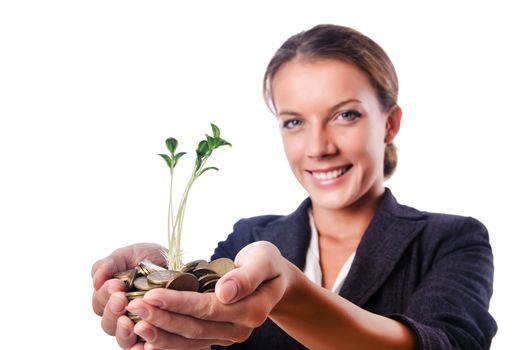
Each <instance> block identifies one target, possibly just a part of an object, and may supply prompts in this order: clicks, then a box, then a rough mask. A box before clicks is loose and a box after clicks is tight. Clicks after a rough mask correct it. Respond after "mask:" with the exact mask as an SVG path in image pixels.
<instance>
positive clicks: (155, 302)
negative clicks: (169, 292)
mask: <svg viewBox="0 0 528 350" xmlns="http://www.w3.org/2000/svg"><path fill="white" fill-rule="evenodd" d="M145 302H147V303H149V304H150V305H152V306H155V307H162V306H163V303H162V302H161V300H159V299H150V298H149V299H147V300H145Z"/></svg>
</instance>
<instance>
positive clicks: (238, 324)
mask: <svg viewBox="0 0 528 350" xmlns="http://www.w3.org/2000/svg"><path fill="white" fill-rule="evenodd" d="M264 95H265V97H266V100H267V102H268V105H269V107H270V109H271V110H272V112H273V113H274V114H275V115H276V116H277V118H278V121H279V124H280V127H281V134H282V139H283V143H284V149H285V152H286V156H287V158H288V161H289V164H290V167H291V168H292V171H293V173H294V174H295V176H296V177H297V179H298V181H299V182H300V183H301V184H302V185H303V187H304V188H305V189H306V190H307V192H308V193H309V198H308V199H307V200H305V201H304V202H303V203H302V204H301V205H300V207H299V208H298V209H297V210H296V211H295V212H293V213H292V214H290V215H288V216H284V217H282V216H262V217H255V218H250V219H246V220H241V221H239V222H238V223H237V224H236V225H235V227H234V232H233V233H232V234H231V235H229V236H228V238H227V239H226V241H224V242H221V243H219V245H218V247H217V249H216V250H215V253H214V255H213V257H212V258H218V257H229V258H232V259H235V264H236V266H237V267H238V268H237V269H235V270H233V271H231V272H230V273H228V274H226V275H225V276H224V277H223V278H222V279H221V280H220V281H219V282H218V283H217V286H216V292H215V294H199V293H189V292H176V291H171V290H165V289H156V290H153V291H150V292H149V293H147V294H146V295H145V297H144V298H143V299H141V300H134V301H132V302H130V304H129V305H127V301H126V298H125V296H124V293H123V290H124V285H123V284H122V283H121V282H119V281H117V280H113V279H110V276H111V275H112V273H113V272H116V271H120V270H125V269H126V268H130V267H132V266H135V264H137V262H139V261H140V260H142V259H144V258H150V259H154V260H158V261H159V260H160V257H159V256H158V255H159V253H158V252H159V247H158V246H155V245H146V244H139V245H133V246H129V247H125V248H121V249H118V250H117V251H115V252H114V253H113V254H112V255H110V256H109V257H108V258H106V259H103V260H100V261H98V262H97V263H95V265H94V268H93V270H92V276H93V280H94V287H95V289H96V291H95V292H94V298H93V305H94V310H95V312H96V313H98V314H100V315H102V316H103V318H102V327H103V329H104V330H105V331H106V332H107V333H109V334H112V335H115V336H116V339H117V341H118V343H119V344H120V346H121V347H122V348H124V349H142V348H145V349H155V348H161V349H196V348H204V347H205V348H207V347H209V346H210V345H215V347H216V345H225V346H232V348H233V349H238V348H240V349H304V348H310V349H347V348H353V349H487V348H489V347H490V343H491V339H492V337H493V335H494V334H495V332H496V324H495V321H494V320H493V318H492V317H491V316H490V315H489V313H488V311H487V309H488V304H489V300H490V297H491V293H492V278H493V257H492V252H491V248H490V246H489V243H488V235H487V231H486V229H485V227H484V226H483V225H482V224H480V223H479V222H478V221H477V220H475V219H472V218H467V217H458V216H451V215H443V214H432V213H426V212H420V211H418V210H415V209H412V208H409V207H406V206H403V205H400V204H398V203H397V202H396V200H395V198H394V197H393V195H392V194H391V192H390V190H389V189H386V188H384V186H383V181H384V179H385V178H388V177H389V176H390V175H392V173H393V171H394V169H395V166H396V151H395V147H394V145H393V141H394V138H395V137H396V135H397V134H398V131H399V127H400V120H401V115H402V112H401V109H400V107H399V106H398V105H397V95H398V81H397V77H396V73H395V71H394V68H393V66H392V63H391V62H390V60H389V58H388V57H387V55H386V54H385V52H384V51H383V50H382V49H381V48H380V47H379V46H378V45H377V44H376V43H374V42H373V41H372V40H370V39H369V38H367V37H365V36H363V35H362V34H360V33H358V32H357V31H354V30H352V29H350V28H345V27H340V26H333V25H320V26H316V27H314V28H312V29H310V30H308V31H306V32H301V33H299V34H297V35H295V36H293V37H291V38H289V39H288V40H287V41H286V42H285V43H284V44H283V45H282V47H281V48H280V49H279V50H278V51H277V52H276V54H275V56H274V57H273V58H272V60H271V62H270V64H269V66H268V69H267V71H266V74H265V78H264ZM125 309H126V310H129V311H130V312H132V313H135V314H137V315H139V316H140V317H141V318H142V319H143V321H141V322H139V323H138V324H136V325H135V326H134V324H133V323H132V322H131V321H130V320H129V319H127V318H126V317H122V315H123V314H124V312H125ZM136 335H139V336H141V337H142V338H143V339H144V340H145V341H146V343H137V339H136V338H137V337H136Z"/></svg>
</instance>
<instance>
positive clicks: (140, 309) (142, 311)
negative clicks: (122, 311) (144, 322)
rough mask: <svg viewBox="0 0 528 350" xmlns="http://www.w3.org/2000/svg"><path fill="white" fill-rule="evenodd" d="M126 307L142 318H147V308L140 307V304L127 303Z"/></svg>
mask: <svg viewBox="0 0 528 350" xmlns="http://www.w3.org/2000/svg"><path fill="white" fill-rule="evenodd" d="M127 309H128V311H130V312H131V313H133V314H136V315H138V316H139V317H141V318H142V319H146V318H148V310H147V309H146V308H144V307H141V306H139V307H138V306H134V305H129V306H128V308H127Z"/></svg>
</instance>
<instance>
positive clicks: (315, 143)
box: [306, 125, 337, 159]
mask: <svg viewBox="0 0 528 350" xmlns="http://www.w3.org/2000/svg"><path fill="white" fill-rule="evenodd" d="M310 129H311V130H310V131H309V133H308V137H307V141H306V154H307V155H308V158H313V159H321V158H326V157H328V156H331V155H334V154H336V153H337V147H336V145H335V143H334V140H333V137H332V134H331V133H330V132H329V130H327V129H326V127H325V126H323V125H318V126H314V127H312V128H310Z"/></svg>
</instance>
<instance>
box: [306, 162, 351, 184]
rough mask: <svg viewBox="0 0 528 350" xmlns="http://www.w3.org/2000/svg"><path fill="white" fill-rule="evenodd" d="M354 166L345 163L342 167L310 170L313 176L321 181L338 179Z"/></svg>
mask: <svg viewBox="0 0 528 350" xmlns="http://www.w3.org/2000/svg"><path fill="white" fill-rule="evenodd" d="M351 168H352V165H345V166H343V167H340V168H334V169H331V170H312V171H309V173H310V174H312V176H313V177H315V178H316V179H317V180H320V181H327V180H334V179H337V178H339V177H341V176H343V174H345V173H346V172H347V171H349V170H350V169H351Z"/></svg>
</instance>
